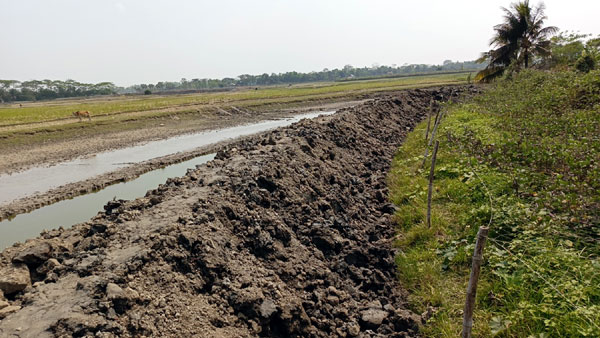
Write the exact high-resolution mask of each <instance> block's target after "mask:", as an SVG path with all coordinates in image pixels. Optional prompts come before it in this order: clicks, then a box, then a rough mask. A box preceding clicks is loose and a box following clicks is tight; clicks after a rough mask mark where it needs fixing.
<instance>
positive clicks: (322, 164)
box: [0, 87, 477, 337]
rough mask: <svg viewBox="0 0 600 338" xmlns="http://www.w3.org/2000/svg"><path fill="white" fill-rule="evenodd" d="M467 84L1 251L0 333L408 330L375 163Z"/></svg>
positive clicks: (240, 147)
mask: <svg viewBox="0 0 600 338" xmlns="http://www.w3.org/2000/svg"><path fill="white" fill-rule="evenodd" d="M476 90H477V89H476V88H474V87H451V88H437V89H422V90H411V91H405V92H402V93H400V94H398V95H395V96H393V97H391V96H390V97H384V98H380V99H377V100H374V101H369V102H367V103H364V104H361V105H359V106H356V107H353V108H347V109H343V110H340V111H339V112H338V113H337V114H335V115H332V116H327V117H321V118H318V119H315V120H303V121H301V122H299V123H297V124H294V125H292V126H290V127H286V128H281V129H278V130H275V131H272V132H268V133H265V134H262V135H258V136H255V137H252V138H250V139H248V140H245V141H243V142H241V143H238V144H236V145H235V146H229V147H226V148H225V149H224V150H222V151H220V152H219V153H218V155H217V157H216V159H215V160H214V161H212V162H209V163H208V164H207V165H205V166H203V167H200V168H198V169H196V170H190V171H188V173H187V175H185V176H184V177H181V178H175V179H169V180H168V181H167V182H166V183H165V184H163V185H161V186H159V187H158V188H157V189H155V190H151V191H149V192H148V193H147V194H146V196H145V197H144V198H140V199H137V200H133V201H111V202H109V203H108V204H107V205H106V206H105V207H104V208H105V211H104V212H102V213H99V214H98V215H97V216H96V217H94V218H93V219H91V220H90V221H88V222H85V223H82V224H78V225H76V226H74V227H72V228H70V229H58V230H52V231H48V232H45V233H43V234H42V235H41V236H40V237H39V238H36V239H33V240H29V241H27V242H26V243H25V244H21V245H15V246H13V247H11V248H8V249H6V250H5V251H4V252H2V253H1V254H0V290H1V292H0V318H3V319H0V337H55V336H58V337H70V336H76V337H134V336H135V337H141V336H146V337H150V336H160V337H257V336H264V337H408V336H417V335H418V324H419V322H420V321H421V317H420V316H419V315H417V314H414V313H412V312H411V311H409V310H407V309H406V304H405V294H404V292H403V291H402V287H401V285H399V283H398V281H397V278H396V266H395V263H394V256H395V251H394V248H393V239H394V235H395V229H394V223H393V220H392V214H393V212H394V206H393V205H392V204H390V203H389V201H388V197H387V196H388V190H387V188H386V175H387V171H388V169H389V167H390V163H391V159H392V157H393V155H394V152H395V150H396V149H397V146H398V145H399V144H400V143H401V142H402V140H403V138H404V137H405V135H406V133H408V132H409V131H410V130H411V129H412V128H413V127H414V126H415V124H416V123H417V122H419V121H420V120H422V119H423V118H424V117H425V114H426V112H427V109H428V106H429V102H430V100H431V99H432V98H433V99H434V100H437V101H440V100H442V99H447V98H448V97H450V96H451V95H455V96H458V93H460V92H465V91H467V92H472V91H476ZM434 106H435V107H436V109H437V107H438V105H437V104H435V105H434Z"/></svg>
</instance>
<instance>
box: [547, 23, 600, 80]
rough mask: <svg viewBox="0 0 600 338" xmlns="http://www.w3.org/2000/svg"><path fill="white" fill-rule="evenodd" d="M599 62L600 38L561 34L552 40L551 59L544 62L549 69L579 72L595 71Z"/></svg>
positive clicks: (588, 35) (567, 33) (587, 35)
mask: <svg viewBox="0 0 600 338" xmlns="http://www.w3.org/2000/svg"><path fill="white" fill-rule="evenodd" d="M599 62H600V37H595V38H594V37H592V36H591V35H590V34H578V33H569V32H561V33H560V34H558V35H557V36H554V37H553V38H552V57H550V59H549V60H547V62H546V66H548V67H551V68H563V69H568V68H573V69H577V70H578V71H581V72H584V73H586V72H589V71H590V70H593V69H596V65H597V64H598V63H599Z"/></svg>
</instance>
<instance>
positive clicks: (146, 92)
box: [144, 89, 152, 95]
mask: <svg viewBox="0 0 600 338" xmlns="http://www.w3.org/2000/svg"><path fill="white" fill-rule="evenodd" d="M150 94H152V91H151V90H150V89H146V90H144V95H150Z"/></svg>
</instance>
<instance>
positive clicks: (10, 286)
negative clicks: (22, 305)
mask: <svg viewBox="0 0 600 338" xmlns="http://www.w3.org/2000/svg"><path fill="white" fill-rule="evenodd" d="M29 285H31V278H30V277H29V269H28V268H27V266H26V265H25V264H10V263H9V264H6V265H3V266H0V291H2V292H3V293H4V294H6V295H9V294H13V293H15V292H19V291H23V290H24V289H25V288H26V287H28V286H29Z"/></svg>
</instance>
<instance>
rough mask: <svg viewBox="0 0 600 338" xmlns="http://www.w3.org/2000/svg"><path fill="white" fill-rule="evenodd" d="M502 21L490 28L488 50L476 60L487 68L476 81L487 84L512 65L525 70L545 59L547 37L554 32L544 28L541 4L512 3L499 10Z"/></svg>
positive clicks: (525, 1) (555, 29) (547, 54)
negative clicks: (485, 64) (538, 60)
mask: <svg viewBox="0 0 600 338" xmlns="http://www.w3.org/2000/svg"><path fill="white" fill-rule="evenodd" d="M502 10H503V11H504V22H502V23H501V24H498V25H496V26H494V30H495V31H496V33H495V35H494V36H493V37H492V39H491V41H490V46H491V47H493V48H494V49H491V50H489V51H487V52H484V53H483V54H482V56H481V58H480V59H479V61H480V62H487V63H488V66H487V67H486V68H485V69H483V70H482V71H480V72H479V73H478V74H477V76H476V77H475V80H476V81H489V80H491V79H494V78H496V77H498V76H500V75H502V74H503V73H504V72H505V70H506V69H507V68H508V67H509V66H512V67H514V68H516V69H517V70H518V69H520V68H522V67H524V68H528V67H530V66H531V64H532V62H534V61H535V58H536V57H545V56H549V55H550V53H551V50H550V46H551V43H550V39H549V38H550V37H551V36H552V35H553V34H555V33H556V32H557V31H558V28H556V27H554V26H548V27H544V21H545V20H546V19H547V17H546V15H545V14H544V10H545V5H544V3H543V2H540V3H539V4H538V5H537V6H535V7H532V6H531V5H530V4H529V0H524V1H520V2H517V3H512V4H511V6H510V8H504V7H502Z"/></svg>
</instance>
